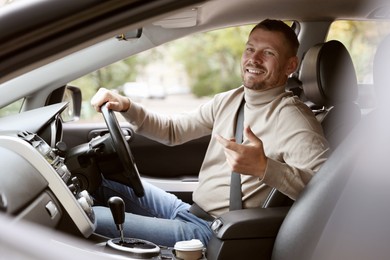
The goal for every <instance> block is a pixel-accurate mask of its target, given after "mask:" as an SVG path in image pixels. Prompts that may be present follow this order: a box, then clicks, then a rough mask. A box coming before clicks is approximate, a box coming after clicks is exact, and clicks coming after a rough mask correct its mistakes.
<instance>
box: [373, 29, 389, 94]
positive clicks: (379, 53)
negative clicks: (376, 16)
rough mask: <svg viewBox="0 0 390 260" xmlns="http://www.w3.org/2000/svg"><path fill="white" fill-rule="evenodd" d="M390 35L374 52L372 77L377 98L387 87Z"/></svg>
mask: <svg viewBox="0 0 390 260" xmlns="http://www.w3.org/2000/svg"><path fill="white" fill-rule="evenodd" d="M389 69H390V35H388V36H386V37H385V38H384V39H383V40H382V42H381V43H380V45H379V46H378V49H377V50H376V53H375V57H374V65H373V77H374V86H375V89H376V91H377V92H378V95H377V96H380V95H381V94H380V93H383V91H386V89H385V88H386V86H387V85H389V72H390V70H389ZM387 91H388V90H387Z"/></svg>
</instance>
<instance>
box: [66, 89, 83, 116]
mask: <svg viewBox="0 0 390 260" xmlns="http://www.w3.org/2000/svg"><path fill="white" fill-rule="evenodd" d="M62 101H63V102H68V103H69V105H68V107H67V108H66V109H65V110H64V111H63V112H62V113H61V118H62V121H63V122H70V121H76V120H78V119H79V118H80V113H81V102H82V96H81V91H80V89H79V88H78V87H74V86H66V88H65V91H64V95H63V98H62Z"/></svg>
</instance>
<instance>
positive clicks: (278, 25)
mask: <svg viewBox="0 0 390 260" xmlns="http://www.w3.org/2000/svg"><path fill="white" fill-rule="evenodd" d="M256 29H263V30H267V31H275V32H281V33H282V34H283V35H284V37H285V38H286V40H287V41H288V43H289V44H290V46H291V50H292V51H293V53H294V55H296V54H297V51H298V48H299V41H298V38H297V35H296V33H295V32H294V30H293V29H292V28H291V27H290V26H288V25H287V24H286V23H285V22H283V21H281V20H272V19H265V20H263V21H261V22H260V23H258V24H257V25H256V26H255V27H253V29H252V30H251V32H250V34H252V32H253V31H254V30H256Z"/></svg>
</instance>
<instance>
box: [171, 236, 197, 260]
mask: <svg viewBox="0 0 390 260" xmlns="http://www.w3.org/2000/svg"><path fill="white" fill-rule="evenodd" d="M173 249H174V250H175V256H176V258H177V259H183V260H198V259H201V258H202V257H203V243H202V242H201V241H200V240H198V239H192V240H186V241H179V242H176V244H175V246H174V247H173Z"/></svg>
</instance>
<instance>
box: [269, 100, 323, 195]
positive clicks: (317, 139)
mask: <svg viewBox="0 0 390 260" xmlns="http://www.w3.org/2000/svg"><path fill="white" fill-rule="evenodd" d="M308 113H311V111H310V110H308V109H306V107H302V106H299V105H298V106H296V105H294V106H286V107H285V108H284V109H283V111H281V112H280V113H279V118H278V123H277V124H276V126H275V128H274V133H275V136H274V140H275V142H277V145H278V148H277V149H278V156H279V157H278V158H272V156H271V158H270V156H268V163H267V167H266V171H265V175H264V177H263V181H264V183H266V184H267V185H269V186H271V187H275V188H276V189H278V190H279V191H281V192H282V193H284V194H286V195H287V196H289V197H290V198H292V199H294V200H295V199H296V198H297V196H298V195H299V193H300V192H301V191H302V190H303V188H304V187H305V186H306V184H307V183H308V182H309V181H310V179H311V178H312V177H313V175H314V174H315V173H316V172H317V171H318V170H319V169H320V167H321V166H322V164H323V163H324V162H325V161H326V159H327V156H328V152H329V148H328V143H327V141H326V139H325V137H324V136H323V133H322V128H321V125H320V123H319V122H318V121H317V120H316V118H315V117H314V116H312V115H308ZM265 152H266V153H267V151H265Z"/></svg>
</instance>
